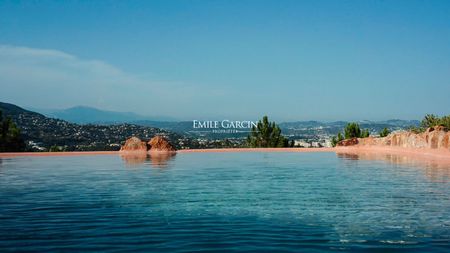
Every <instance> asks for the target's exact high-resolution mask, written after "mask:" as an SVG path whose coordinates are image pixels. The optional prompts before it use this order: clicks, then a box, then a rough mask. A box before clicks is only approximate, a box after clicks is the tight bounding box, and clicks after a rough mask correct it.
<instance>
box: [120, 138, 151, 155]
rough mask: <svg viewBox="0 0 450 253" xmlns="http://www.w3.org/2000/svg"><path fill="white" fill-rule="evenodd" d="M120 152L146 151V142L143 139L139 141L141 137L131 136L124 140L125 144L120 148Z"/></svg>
mask: <svg viewBox="0 0 450 253" xmlns="http://www.w3.org/2000/svg"><path fill="white" fill-rule="evenodd" d="M120 151H122V152H128V151H132V152H136V151H139V152H147V144H146V143H145V141H141V139H139V138H137V137H131V138H129V139H128V140H126V141H125V144H124V145H123V146H122V147H121V148H120Z"/></svg>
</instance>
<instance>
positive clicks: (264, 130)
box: [247, 116, 289, 148]
mask: <svg viewBox="0 0 450 253" xmlns="http://www.w3.org/2000/svg"><path fill="white" fill-rule="evenodd" d="M247 143H248V145H249V146H250V147H252V148H274V147H287V146H288V145H289V143H288V139H287V138H285V137H284V136H283V135H281V129H280V127H279V126H278V125H277V124H275V122H269V118H268V117H267V116H264V117H263V118H262V120H260V121H258V124H257V125H256V127H255V126H253V127H252V131H251V133H250V135H249V136H248V137H247Z"/></svg>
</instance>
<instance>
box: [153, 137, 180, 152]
mask: <svg viewBox="0 0 450 253" xmlns="http://www.w3.org/2000/svg"><path fill="white" fill-rule="evenodd" d="M148 145H149V146H150V149H149V151H164V152H168V151H169V152H171V151H175V150H176V149H175V148H174V147H173V146H172V145H171V144H170V143H169V142H168V141H167V140H166V139H165V138H164V137H162V136H155V137H153V138H152V139H151V140H150V141H149V142H148Z"/></svg>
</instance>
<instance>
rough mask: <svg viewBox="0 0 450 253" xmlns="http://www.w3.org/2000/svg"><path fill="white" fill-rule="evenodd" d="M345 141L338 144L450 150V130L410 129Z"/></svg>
mask: <svg viewBox="0 0 450 253" xmlns="http://www.w3.org/2000/svg"><path fill="white" fill-rule="evenodd" d="M344 141H346V142H345V143H342V145H339V144H340V143H341V142H343V141H341V142H339V143H338V144H337V146H349V145H358V146H396V147H404V148H425V149H446V150H448V151H450V146H449V145H450V144H449V142H450V132H449V131H448V130H447V129H445V128H444V127H442V126H436V127H430V128H428V129H427V130H426V131H425V132H423V133H418V134H415V133H412V132H409V131H398V132H394V133H391V134H389V135H388V136H386V137H380V138H374V137H368V138H359V139H358V140H357V142H356V143H354V141H351V140H344ZM352 143H354V144H352ZM345 144H347V145H345Z"/></svg>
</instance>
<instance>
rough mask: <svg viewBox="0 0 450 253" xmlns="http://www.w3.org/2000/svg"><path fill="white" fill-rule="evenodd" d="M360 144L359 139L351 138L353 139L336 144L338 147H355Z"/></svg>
mask: <svg viewBox="0 0 450 253" xmlns="http://www.w3.org/2000/svg"><path fill="white" fill-rule="evenodd" d="M356 144H358V139H357V138H351V139H347V140H342V141H340V142H338V143H337V144H336V146H344V147H345V146H353V145H356Z"/></svg>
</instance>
